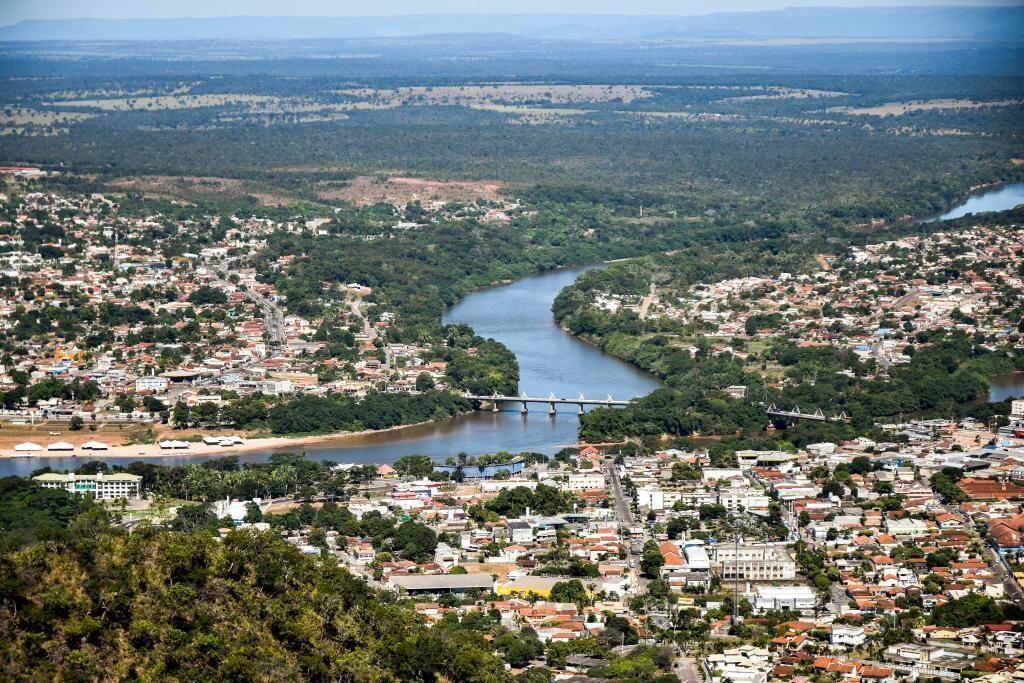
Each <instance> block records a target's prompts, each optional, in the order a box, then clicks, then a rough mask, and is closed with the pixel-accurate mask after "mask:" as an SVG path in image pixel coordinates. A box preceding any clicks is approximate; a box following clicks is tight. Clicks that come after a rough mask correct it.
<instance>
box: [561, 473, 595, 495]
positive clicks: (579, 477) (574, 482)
mask: <svg viewBox="0 0 1024 683" xmlns="http://www.w3.org/2000/svg"><path fill="white" fill-rule="evenodd" d="M555 485H556V486H557V487H558V488H559V489H561V490H563V491H593V490H595V489H603V488H604V487H605V481H604V475H603V474H601V473H600V472H574V473H572V474H570V475H569V478H568V479H567V480H566V481H559V482H556V483H555Z"/></svg>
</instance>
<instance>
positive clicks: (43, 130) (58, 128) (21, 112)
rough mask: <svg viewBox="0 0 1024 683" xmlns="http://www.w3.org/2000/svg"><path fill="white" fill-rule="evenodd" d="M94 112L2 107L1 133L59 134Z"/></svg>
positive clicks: (0, 112) (0, 114) (0, 113)
mask: <svg viewBox="0 0 1024 683" xmlns="http://www.w3.org/2000/svg"><path fill="white" fill-rule="evenodd" d="M93 116H95V115H94V114H89V113H86V112H77V111H74V112H73V111H48V110H45V109H28V108H25V107H4V108H3V109H0V135H22V134H25V135H57V134H59V133H65V132H67V126H69V125H71V124H72V123H76V122H78V121H84V120H86V119H90V118H92V117H93Z"/></svg>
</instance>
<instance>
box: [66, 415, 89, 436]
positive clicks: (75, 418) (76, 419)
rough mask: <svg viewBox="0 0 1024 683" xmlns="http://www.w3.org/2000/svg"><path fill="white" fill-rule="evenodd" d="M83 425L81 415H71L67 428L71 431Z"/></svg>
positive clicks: (83, 421) (79, 428) (75, 430)
mask: <svg viewBox="0 0 1024 683" xmlns="http://www.w3.org/2000/svg"><path fill="white" fill-rule="evenodd" d="M84 426H85V420H83V419H82V416H81V415H72V416H71V422H69V423H68V429H70V430H71V431H73V432H77V431H80V430H81V429H82V427H84Z"/></svg>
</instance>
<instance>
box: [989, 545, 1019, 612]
mask: <svg viewBox="0 0 1024 683" xmlns="http://www.w3.org/2000/svg"><path fill="white" fill-rule="evenodd" d="M985 554H986V555H987V556H988V563H989V566H991V567H992V571H994V572H995V573H996V576H998V577H999V580H1000V581H1002V582H1003V587H1004V588H1005V589H1006V597H1008V598H1010V599H1011V600H1013V601H1014V602H1015V603H1017V604H1018V605H1020V606H1024V591H1022V590H1021V587H1020V584H1019V583H1017V579H1016V578H1014V576H1013V574H1011V573H1010V571H1009V570H1008V569H1007V568H1006V565H1005V564H1003V560H1002V558H1000V557H999V553H997V552H996V551H995V549H993V548H992V547H991V546H987V547H986V548H985Z"/></svg>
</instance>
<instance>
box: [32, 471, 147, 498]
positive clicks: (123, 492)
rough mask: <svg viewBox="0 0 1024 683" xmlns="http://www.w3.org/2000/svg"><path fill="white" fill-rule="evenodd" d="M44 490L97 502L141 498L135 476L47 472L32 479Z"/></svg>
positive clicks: (140, 483)
mask: <svg viewBox="0 0 1024 683" xmlns="http://www.w3.org/2000/svg"><path fill="white" fill-rule="evenodd" d="M32 481H34V482H36V483H37V484H39V485H40V486H42V487H43V488H44V489H64V490H65V491H68V492H70V493H77V494H79V495H83V496H84V495H91V496H92V497H93V498H95V499H97V500H116V499H118V498H125V499H127V500H138V499H139V498H141V497H142V477H140V476H138V475H137V474H126V473H123V472H122V473H118V474H104V473H102V472H99V473H97V474H75V473H74V472H72V473H70V474H57V473H55V472H48V473H46V474H40V475H38V476H35V477H32Z"/></svg>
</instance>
